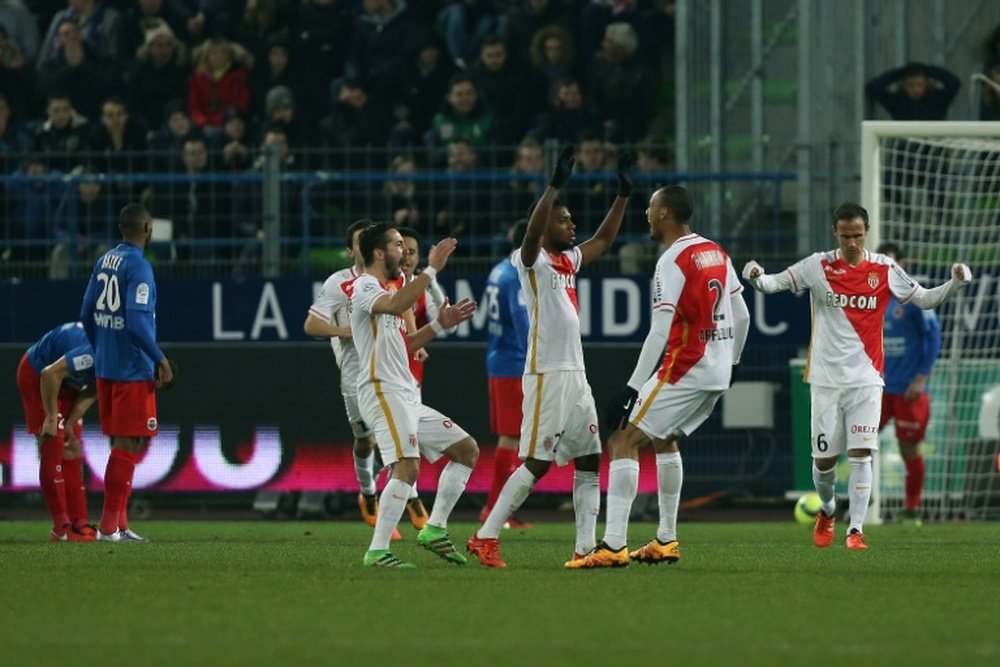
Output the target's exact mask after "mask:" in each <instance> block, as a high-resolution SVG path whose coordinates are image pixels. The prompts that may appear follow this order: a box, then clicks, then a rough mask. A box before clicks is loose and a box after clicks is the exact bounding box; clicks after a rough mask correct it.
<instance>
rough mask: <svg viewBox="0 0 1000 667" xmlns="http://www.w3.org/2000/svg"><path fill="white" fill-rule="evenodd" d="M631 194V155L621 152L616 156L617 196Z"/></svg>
mask: <svg viewBox="0 0 1000 667" xmlns="http://www.w3.org/2000/svg"><path fill="white" fill-rule="evenodd" d="M631 194H632V154H631V153H628V152H623V153H621V154H620V155H619V156H618V196H619V197H628V196H630V195H631Z"/></svg>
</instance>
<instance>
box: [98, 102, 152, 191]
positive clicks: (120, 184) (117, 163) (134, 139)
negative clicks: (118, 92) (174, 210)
mask: <svg viewBox="0 0 1000 667" xmlns="http://www.w3.org/2000/svg"><path fill="white" fill-rule="evenodd" d="M89 148H90V151H91V152H92V154H93V157H92V159H91V165H90V166H91V169H92V170H94V171H96V172H98V173H101V174H131V173H143V172H146V171H149V164H148V163H147V161H146V153H145V151H146V128H145V126H143V125H140V124H139V123H138V122H136V121H135V120H133V119H132V118H131V117H130V116H129V112H128V107H127V106H126V105H125V101H124V100H123V99H121V98H120V97H109V98H108V99H106V100H104V103H103V104H102V105H101V116H100V123H96V124H94V125H93V126H92V127H91V132H90V145H89ZM141 189H142V187H141V186H140V185H139V184H138V183H136V182H134V181H116V182H112V183H110V184H109V185H108V187H107V188H106V191H107V195H108V196H109V197H110V198H111V200H112V207H113V210H115V211H118V210H121V209H122V208H123V207H124V206H125V205H126V204H128V203H129V202H131V201H135V200H137V199H138V192H139V190H141Z"/></svg>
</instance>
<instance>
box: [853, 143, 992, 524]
mask: <svg viewBox="0 0 1000 667" xmlns="http://www.w3.org/2000/svg"><path fill="white" fill-rule="evenodd" d="M878 147H879V150H878V155H879V157H880V159H879V164H878V171H877V173H876V177H877V178H878V179H879V181H880V182H879V184H878V190H877V193H878V195H877V196H878V197H879V203H878V205H877V206H875V207H872V210H871V216H872V224H873V230H874V232H875V234H876V235H877V237H878V239H879V241H881V242H893V243H896V244H898V245H899V246H900V247H901V248H902V249H903V251H904V253H905V254H906V257H907V265H906V268H907V270H908V271H909V273H910V274H911V275H912V276H914V277H915V278H917V279H918V280H919V281H920V282H921V284H923V285H924V286H928V287H932V286H936V285H938V284H940V283H941V282H943V281H945V280H947V279H948V278H949V275H950V270H951V266H952V264H953V263H954V262H964V263H966V264H968V265H969V266H970V267H971V268H972V271H973V275H974V280H973V283H972V285H971V286H970V287H969V288H968V289H966V290H964V291H962V292H959V294H958V295H957V296H956V297H954V298H952V299H951V300H950V301H948V302H947V303H945V304H943V305H942V306H941V307H940V308H938V310H937V313H938V318H939V321H940V324H941V334H942V350H941V355H940V357H939V359H938V362H937V364H936V365H935V367H934V371H933V373H932V375H931V380H930V384H929V391H930V396H931V421H930V424H929V426H928V430H927V434H926V437H925V439H924V442H923V445H922V446H921V452H922V454H923V456H924V459H925V464H926V468H927V476H926V481H925V485H924V491H923V501H922V514H923V518H924V520H931V521H934V520H949V519H961V518H973V519H983V518H997V517H998V516H1000V474H998V473H1000V444H998V443H1000V428H998V420H1000V327H998V319H997V306H998V296H1000V292H998V289H997V284H998V280H1000V138H997V139H994V138H983V137H962V136H949V137H917V136H914V137H881V138H880V139H879V142H878ZM881 448H882V455H881V472H880V479H879V492H880V505H881V515H882V517H883V518H885V519H886V520H893V519H895V518H897V516H898V515H899V513H900V511H901V510H902V505H903V499H904V492H905V466H904V464H903V461H902V459H901V457H900V454H899V449H898V444H897V443H896V441H895V436H894V429H893V428H892V425H891V424H890V427H889V428H887V429H885V431H884V432H883V438H882V445H881Z"/></svg>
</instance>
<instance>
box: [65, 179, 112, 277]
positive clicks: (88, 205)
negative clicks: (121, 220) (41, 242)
mask: <svg viewBox="0 0 1000 667" xmlns="http://www.w3.org/2000/svg"><path fill="white" fill-rule="evenodd" d="M69 187H70V188H72V187H73V186H72V185H70V186H69ZM75 194H76V196H75V197H73V196H68V197H66V215H65V216H64V217H62V218H61V219H60V224H59V225H58V226H57V227H56V228H55V229H53V238H54V239H55V240H56V241H57V243H56V245H55V247H53V248H52V255H51V257H50V258H49V280H65V279H66V278H69V277H70V273H71V270H72V267H73V264H80V265H82V266H83V267H88V268H89V266H92V265H93V263H94V262H96V261H97V258H98V257H100V256H101V255H103V254H104V253H105V252H107V251H108V249H110V248H111V247H112V246H113V245H114V238H115V236H116V234H117V230H116V229H115V220H116V218H117V215H118V211H119V210H121V209H120V207H118V208H114V206H113V201H112V198H111V197H109V196H108V195H107V189H106V187H105V185H104V184H102V183H101V182H100V180H98V179H97V178H96V177H93V176H92V177H89V178H87V177H85V180H81V181H79V182H77V184H76V192H75Z"/></svg>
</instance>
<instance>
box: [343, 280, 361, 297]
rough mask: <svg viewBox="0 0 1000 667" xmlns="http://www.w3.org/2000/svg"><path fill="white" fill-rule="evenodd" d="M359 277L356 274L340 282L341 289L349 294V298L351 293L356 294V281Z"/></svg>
mask: <svg viewBox="0 0 1000 667" xmlns="http://www.w3.org/2000/svg"><path fill="white" fill-rule="evenodd" d="M357 279H358V277H357V276H354V277H353V278H351V279H350V280H345V281H344V282H342V283H340V290H341V291H342V292H343V293H344V294H346V295H347V298H348V299H350V298H351V295H352V294H354V281H355V280H357Z"/></svg>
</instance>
